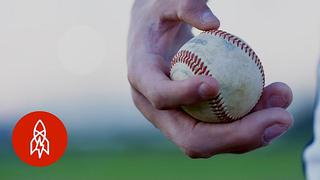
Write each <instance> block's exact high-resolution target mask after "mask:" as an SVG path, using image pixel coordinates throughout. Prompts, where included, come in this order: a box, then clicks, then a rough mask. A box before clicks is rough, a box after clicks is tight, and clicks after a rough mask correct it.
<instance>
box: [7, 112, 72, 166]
mask: <svg viewBox="0 0 320 180" xmlns="http://www.w3.org/2000/svg"><path fill="white" fill-rule="evenodd" d="M67 143H68V135H67V130H66V128H65V127H64V125H63V123H62V121H61V120H59V118H57V117H56V116H55V115H53V114H51V113H48V112H43V111H36V112H32V113H29V114H27V115H25V116H24V117H22V118H21V119H20V120H19V121H18V123H17V124H16V126H15V128H14V129H13V134H12V144H13V149H14V151H15V152H16V154H17V156H18V157H19V158H20V159H21V160H22V161H23V162H25V163H27V164H29V165H31V166H39V167H42V166H49V165H51V164H52V163H54V162H56V161H58V160H59V159H60V158H61V157H62V155H63V154H64V152H65V150H66V147H67Z"/></svg>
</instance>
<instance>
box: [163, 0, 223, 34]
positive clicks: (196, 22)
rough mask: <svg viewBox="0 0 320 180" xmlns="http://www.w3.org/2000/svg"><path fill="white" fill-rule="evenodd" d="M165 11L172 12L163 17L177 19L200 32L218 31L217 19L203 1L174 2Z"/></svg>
mask: <svg viewBox="0 0 320 180" xmlns="http://www.w3.org/2000/svg"><path fill="white" fill-rule="evenodd" d="M167 9H171V10H172V11H171V12H170V13H168V14H169V15H165V17H167V18H169V19H179V20H181V21H184V22H186V23H188V24H191V25H192V26H193V27H195V28H198V29H200V30H210V29H218V28H219V26H220V22H219V20H218V18H217V17H216V16H215V15H214V14H213V13H212V11H211V10H210V8H209V7H208V6H207V3H206V1H205V0H180V1H174V2H173V3H172V4H170V6H169V7H166V8H165V10H167ZM165 10H164V11H165Z"/></svg>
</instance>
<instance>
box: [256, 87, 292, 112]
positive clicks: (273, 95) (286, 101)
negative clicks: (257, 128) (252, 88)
mask: <svg viewBox="0 0 320 180" xmlns="http://www.w3.org/2000/svg"><path fill="white" fill-rule="evenodd" d="M292 96H293V95H292V91H291V89H290V87H289V86H287V85H286V84H284V83H281V82H277V83H272V84H271V85H269V86H267V87H266V88H264V91H263V94H262V96H261V98H260V100H259V102H258V103H257V105H256V106H255V108H254V109H253V112H255V111H259V110H262V109H266V108H272V107H281V108H287V107H288V106H289V105H290V104H291V102H292Z"/></svg>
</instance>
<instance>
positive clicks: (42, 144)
mask: <svg viewBox="0 0 320 180" xmlns="http://www.w3.org/2000/svg"><path fill="white" fill-rule="evenodd" d="M46 135H47V132H46V127H45V125H44V124H43V122H42V121H41V120H40V119H39V120H38V121H37V123H36V125H35V126H34V128H33V138H32V140H31V141H30V155H32V154H33V153H35V152H37V153H38V158H39V159H41V157H42V154H43V152H45V153H46V154H47V155H49V140H48V139H47V137H46Z"/></svg>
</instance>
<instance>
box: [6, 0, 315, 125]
mask: <svg viewBox="0 0 320 180" xmlns="http://www.w3.org/2000/svg"><path fill="white" fill-rule="evenodd" d="M132 2H133V1H132V0H122V1H106V0H91V1H87V0H68V1H65V0H50V1H48V0H28V1H25V0H10V1H0V27H1V28H0V62H1V65H0V82H1V90H0V92H1V93H0V102H1V106H0V117H1V119H0V123H11V122H12V121H16V120H17V119H15V118H12V117H21V116H22V115H24V114H25V113H27V112H29V111H34V110H47V111H52V112H53V113H55V114H57V115H58V116H60V118H62V119H63V120H64V121H65V122H67V124H69V125H70V126H76V125H80V126H81V127H86V126H90V125H95V126H100V125H101V124H105V126H109V127H110V126H113V124H114V123H119V124H127V125H128V126H141V125H142V124H147V123H146V121H145V120H143V119H142V116H141V115H140V114H139V113H138V112H137V111H136V110H135V108H134V106H133V104H132V102H131V98H130V90H129V86H128V83H127V79H126V36H127V31H128V26H129V16H130V8H131V5H132ZM210 7H211V8H212V10H213V11H214V13H215V14H216V15H217V16H218V17H219V18H220V20H221V29H224V30H226V31H229V32H231V33H233V34H235V35H238V36H240V37H241V38H242V39H244V40H246V41H247V42H248V43H249V44H250V45H251V46H252V47H253V49H254V50H255V51H256V52H257V54H258V55H259V56H260V58H261V60H262V63H263V65H264V68H265V73H266V78H267V83H270V82H274V81H283V82H286V83H288V84H289V85H290V86H291V87H292V88H293V91H294V93H295V101H294V104H293V108H299V103H300V102H302V101H303V100H306V99H307V100H309V101H310V100H311V101H312V97H313V96H314V93H315V90H314V89H315V82H316V65H317V59H318V55H319V42H320V41H319V40H320V23H319V19H320V11H319V9H318V7H320V1H319V0H306V1H298V0H268V1H262V0H241V1H239V0H217V1H211V2H210ZM114 117H117V118H114ZM136 119H141V120H136ZM111 122H112V123H111Z"/></svg>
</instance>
